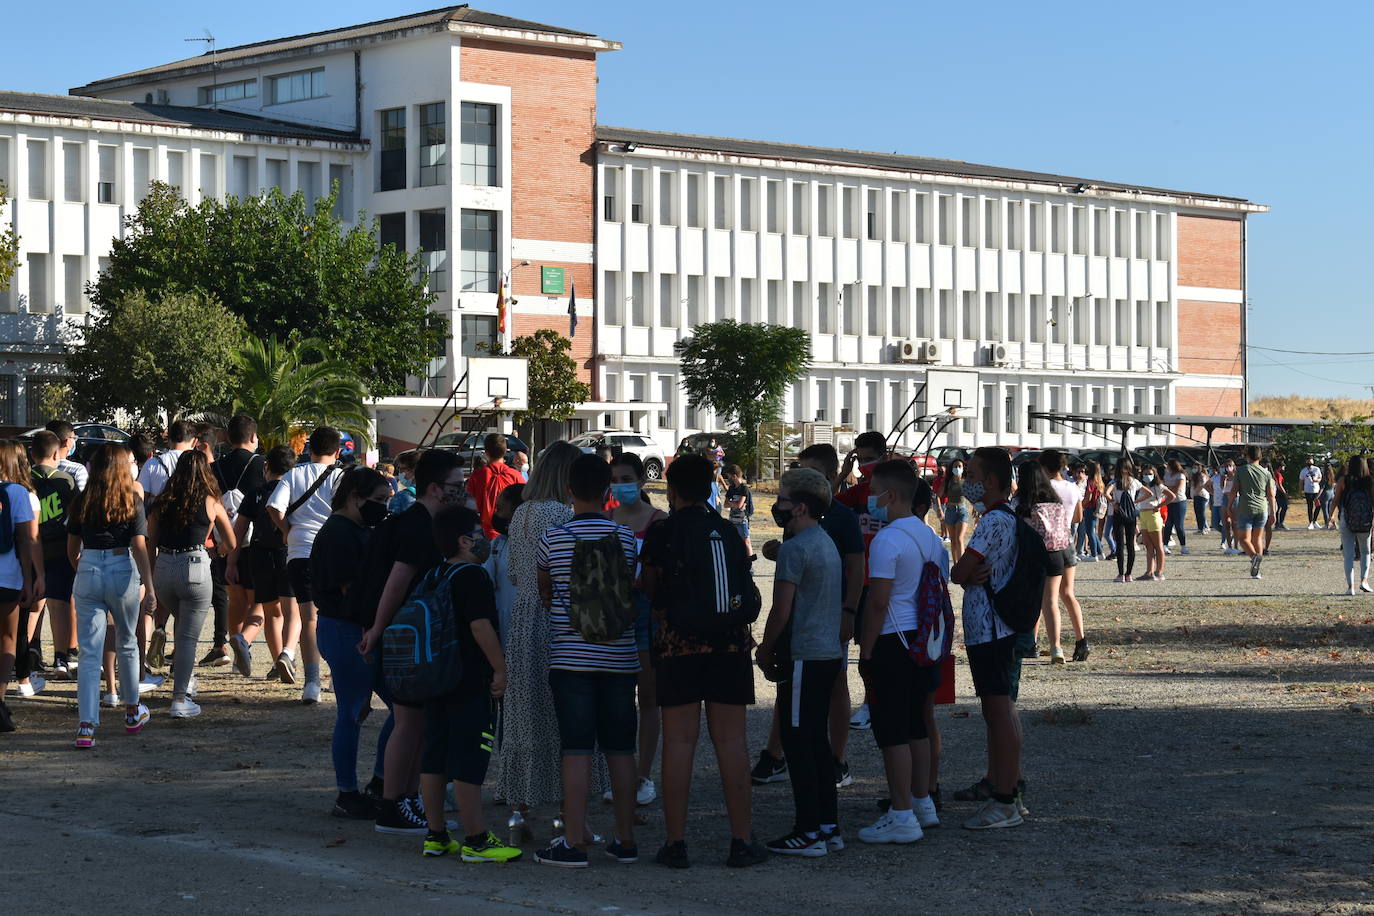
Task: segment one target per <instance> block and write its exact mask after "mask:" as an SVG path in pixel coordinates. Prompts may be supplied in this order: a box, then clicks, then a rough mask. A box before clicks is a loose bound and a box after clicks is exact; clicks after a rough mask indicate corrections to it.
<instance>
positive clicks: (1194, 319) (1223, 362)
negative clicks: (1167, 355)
mask: <svg viewBox="0 0 1374 916" xmlns="http://www.w3.org/2000/svg"><path fill="white" fill-rule="evenodd" d="M1240 309H1241V307H1240V306H1239V305H1236V304H1235V303H1231V302H1194V301H1192V300H1189V299H1180V300H1179V302H1178V367H1179V370H1180V371H1181V372H1183V373H1184V374H1185V375H1186V374H1189V373H1198V374H1201V375H1240V374H1241V371H1242V366H1243V364H1242V362H1241V349H1240V348H1241V334H1240Z"/></svg>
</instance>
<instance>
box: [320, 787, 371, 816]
mask: <svg viewBox="0 0 1374 916" xmlns="http://www.w3.org/2000/svg"><path fill="white" fill-rule="evenodd" d="M330 813H331V814H333V815H334V816H335V817H346V818H349V819H351V820H355V821H372V820H376V819H377V805H376V804H375V803H374V802H373V801H372V799H370V798H368V797H367V796H365V795H363V794H362V793H361V792H340V793H339V796H338V798H335V799H334V810H333V811H331V812H330Z"/></svg>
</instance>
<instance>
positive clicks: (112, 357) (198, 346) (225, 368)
mask: <svg viewBox="0 0 1374 916" xmlns="http://www.w3.org/2000/svg"><path fill="white" fill-rule="evenodd" d="M76 333H79V334H80V337H79V338H77V339H72V340H69V341H68V344H69V346H70V348H71V349H70V352H69V353H68V355H67V367H68V370H69V373H70V377H71V385H72V395H73V397H74V399H75V403H76V407H77V410H78V412H79V413H82V414H84V415H86V416H90V417H103V416H109V415H110V414H112V413H113V412H114V411H115V410H117V409H119V408H123V409H124V410H127V411H128V412H129V413H130V414H132V415H133V416H134V418H135V420H136V421H139V422H142V423H145V424H148V425H150V426H156V425H159V424H160V423H161V420H162V417H161V415H163V414H165V415H166V418H167V419H168V420H170V419H172V418H174V417H177V416H180V415H182V414H184V413H186V412H188V411H192V410H205V409H207V408H214V407H219V406H220V405H223V404H226V403H228V402H229V400H230V398H231V396H232V395H231V393H232V391H233V390H234V386H235V384H236V383H237V381H238V376H239V356H238V353H239V348H240V347H242V346H243V341H244V336H245V334H246V333H247V329H246V328H245V326H244V323H243V319H242V318H239V317H238V316H237V315H234V314H231V313H230V312H229V310H228V309H226V308H225V307H224V306H222V305H220V304H219V303H218V302H217V301H215V300H214V299H212V298H210V297H207V296H205V295H204V294H202V293H198V292H184V293H171V294H168V295H164V296H162V297H160V298H154V297H151V296H147V295H144V294H143V293H141V292H139V293H133V294H130V295H128V296H126V297H125V298H122V299H120V300H118V301H117V302H115V303H114V304H113V305H112V306H111V307H109V308H106V309H102V310H101V311H99V312H97V313H95V321H94V323H93V324H92V325H90V326H89V327H87V328H85V329H84V331H80V332H76Z"/></svg>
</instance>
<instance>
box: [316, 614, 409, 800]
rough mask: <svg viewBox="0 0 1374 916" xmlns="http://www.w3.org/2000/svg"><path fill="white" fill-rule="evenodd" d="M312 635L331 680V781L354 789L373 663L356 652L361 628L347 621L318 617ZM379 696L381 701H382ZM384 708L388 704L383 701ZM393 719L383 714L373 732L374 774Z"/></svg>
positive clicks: (379, 771)
mask: <svg viewBox="0 0 1374 916" xmlns="http://www.w3.org/2000/svg"><path fill="white" fill-rule="evenodd" d="M315 638H316V639H317V640H319V644H320V654H321V655H323V656H324V660H325V661H327V662H329V674H330V677H331V678H332V680H333V682H334V704H335V706H334V708H335V715H334V738H333V740H332V741H331V742H330V744H329V752H330V755H331V756H332V757H333V759H334V783H335V785H336V786H337V787H338V789H339V791H340V792H356V791H357V790H358V741H359V738H360V737H361V734H362V717H363V712H364V711H365V710H367V709H368V708H370V706H371V704H372V678H373V665H372V664H371V663H370V662H369V661H368V660H367V659H366V658H364V657H363V655H362V654H360V653H359V652H358V643H360V642H362V641H363V629H362V627H360V626H358V625H357V624H356V623H352V622H350V621H347V620H335V619H334V618H333V617H320V618H319V619H318V620H317V621H316V622H315ZM385 699H386V698H385V697H383V701H385ZM386 706H387V709H390V708H391V704H390V703H387V704H386ZM394 725H395V720H394V718H393V717H391V716H387V720H386V722H385V723H384V724H383V725H382V730H381V733H380V734H378V735H377V760H376V762H375V763H374V764H373V767H372V773H373V775H374V776H377V777H380V776H381V775H382V761H383V760H385V758H386V743H387V741H388V740H390V738H391V729H392V727H393V726H394Z"/></svg>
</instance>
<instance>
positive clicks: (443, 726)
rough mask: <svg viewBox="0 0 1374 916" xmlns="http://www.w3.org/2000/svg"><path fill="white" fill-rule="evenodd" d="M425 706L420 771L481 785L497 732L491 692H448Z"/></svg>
mask: <svg viewBox="0 0 1374 916" xmlns="http://www.w3.org/2000/svg"><path fill="white" fill-rule="evenodd" d="M424 709H425V746H424V750H423V751H422V752H421V754H420V772H421V773H429V774H435V775H440V776H444V777H446V778H448V779H456V780H458V781H459V782H465V783H467V784H468V785H473V786H480V785H481V784H482V783H483V782H484V781H485V780H486V778H487V765H488V764H489V763H491V748H492V744H493V742H494V741H495V737H494V736H495V734H496V712H495V709H494V708H493V703H492V699H491V697H490V696H474V697H465V696H463V695H462V694H449V695H448V696H444V697H440V698H439V699H437V700H430V701H429V702H428V703H426V704H425V706H424Z"/></svg>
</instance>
